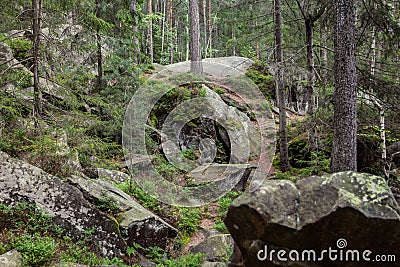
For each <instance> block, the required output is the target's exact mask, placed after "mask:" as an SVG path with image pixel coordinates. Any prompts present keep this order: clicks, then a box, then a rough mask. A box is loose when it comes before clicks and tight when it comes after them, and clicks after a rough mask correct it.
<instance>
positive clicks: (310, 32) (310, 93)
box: [305, 16, 317, 152]
mask: <svg viewBox="0 0 400 267" xmlns="http://www.w3.org/2000/svg"><path fill="white" fill-rule="evenodd" d="M305 25H306V44H307V87H306V91H307V110H306V111H307V115H308V121H309V122H308V141H309V143H310V151H311V152H314V151H316V150H317V136H316V135H317V133H316V130H315V123H314V122H313V120H312V118H311V117H312V115H313V114H314V112H315V94H314V25H313V21H312V18H311V16H308V17H307V18H305Z"/></svg>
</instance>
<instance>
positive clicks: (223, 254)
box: [190, 233, 233, 262]
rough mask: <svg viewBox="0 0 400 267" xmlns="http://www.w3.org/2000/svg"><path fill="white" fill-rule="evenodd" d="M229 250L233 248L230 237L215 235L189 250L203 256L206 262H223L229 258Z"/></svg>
mask: <svg viewBox="0 0 400 267" xmlns="http://www.w3.org/2000/svg"><path fill="white" fill-rule="evenodd" d="M231 248H233V240H232V238H231V236H230V235H227V234H220V233H215V234H212V235H210V236H209V237H206V239H205V240H204V241H203V242H201V243H200V244H198V245H197V246H195V247H193V248H191V249H190V252H191V253H194V254H196V253H201V254H203V255H205V259H206V260H207V261H211V262H223V261H226V260H228V259H229V258H230V256H231V255H230V254H231V252H232V251H230V250H231Z"/></svg>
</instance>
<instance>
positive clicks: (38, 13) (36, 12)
mask: <svg viewBox="0 0 400 267" xmlns="http://www.w3.org/2000/svg"><path fill="white" fill-rule="evenodd" d="M32 9H33V19H32V30H33V93H34V101H35V103H34V108H33V113H34V116H36V117H40V116H41V115H42V101H41V98H42V94H41V91H40V88H39V47H40V34H41V17H42V0H32Z"/></svg>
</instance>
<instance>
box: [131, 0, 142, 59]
mask: <svg viewBox="0 0 400 267" xmlns="http://www.w3.org/2000/svg"><path fill="white" fill-rule="evenodd" d="M129 9H130V13H131V16H132V18H133V20H134V22H133V26H132V31H133V42H134V43H135V52H136V56H135V61H136V64H139V62H140V45H139V38H138V35H139V29H138V23H139V20H138V15H137V6H136V0H132V1H131V4H130V7H129Z"/></svg>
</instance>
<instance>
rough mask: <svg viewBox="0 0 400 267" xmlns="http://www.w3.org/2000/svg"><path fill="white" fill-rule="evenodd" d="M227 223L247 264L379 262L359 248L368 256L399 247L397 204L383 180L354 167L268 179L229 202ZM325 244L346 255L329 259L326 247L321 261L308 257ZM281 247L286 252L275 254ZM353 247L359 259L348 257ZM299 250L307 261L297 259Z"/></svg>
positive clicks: (392, 251) (366, 263) (341, 264)
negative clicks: (319, 174)
mask: <svg viewBox="0 0 400 267" xmlns="http://www.w3.org/2000/svg"><path fill="white" fill-rule="evenodd" d="M225 224H226V225H227V227H228V229H229V231H230V233H231V235H232V237H233V239H234V240H235V242H236V244H237V245H238V247H239V248H240V251H241V254H242V255H243V258H244V261H245V262H246V266H251V267H256V266H332V267H334V266H344V265H345V266H378V265H376V263H375V262H374V263H372V264H371V262H368V261H366V260H364V258H363V252H364V251H366V250H369V251H372V254H371V255H366V258H371V259H374V257H375V255H378V254H380V255H395V254H398V248H399V247H400V209H399V207H398V205H397V203H396V201H395V199H394V197H393V195H392V193H391V191H390V189H389V187H388V185H387V184H386V181H385V180H384V179H383V178H381V177H377V176H373V175H370V174H360V173H355V172H342V173H336V174H330V175H324V176H322V177H317V176H312V177H308V178H305V179H302V180H300V181H298V182H297V183H296V184H294V183H292V182H290V181H282V180H267V181H265V182H264V183H263V184H262V185H261V186H260V187H259V188H258V189H257V190H255V191H254V192H251V193H250V192H247V193H245V194H243V195H242V196H240V197H239V198H237V199H235V200H234V201H233V202H232V204H231V206H230V208H229V210H228V213H227V216H226V218H225ZM328 249H332V250H335V253H336V255H339V253H341V252H340V251H342V252H343V255H345V256H344V258H343V259H344V260H342V261H340V260H336V261H333V260H331V258H330V257H328V255H327V254H326V253H327V252H325V255H324V257H323V259H322V260H321V261H314V260H313V257H314V255H313V254H311V256H310V258H308V257H309V255H308V253H309V250H313V251H315V252H316V258H317V259H318V258H320V256H321V255H322V254H321V253H323V252H322V251H323V250H328ZM272 250H275V254H273V255H272V256H271V254H270V253H271V251H272ZM280 250H283V251H285V253H286V254H285V255H284V256H282V254H281V255H280V256H281V257H280V259H279V258H278V257H277V252H278V251H280ZM294 250H296V251H297V252H299V253H300V256H299V258H296V254H295V252H293V251H294ZM351 250H357V251H358V253H359V258H360V262H356V261H352V259H353V258H352V257H353V255H352V252H353V251H351ZM304 251H305V252H307V253H305V252H304ZM348 251H350V252H349V253H346V252H348ZM291 252H293V254H290V253H291ZM303 252H304V253H305V256H304V259H306V260H307V259H311V261H310V260H308V261H301V259H302V256H301V255H302V253H303ZM281 253H284V252H281ZM354 253H356V252H354ZM367 254H368V253H367ZM288 255H292V257H288ZM346 255H347V256H346ZM397 256H398V255H397ZM332 257H333V256H332ZM346 257H347V258H346ZM354 257H355V258H356V255H354ZM345 259H348V261H346V262H345V264H344V263H343V262H344V261H345ZM399 264H400V263H399V262H397V265H396V263H393V262H392V263H390V262H385V264H384V265H381V266H400V265H399Z"/></svg>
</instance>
